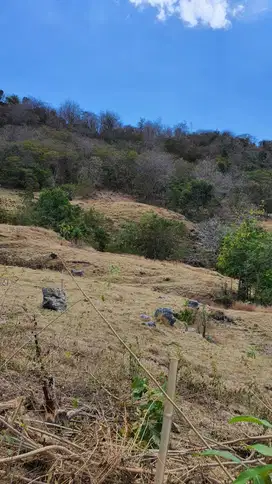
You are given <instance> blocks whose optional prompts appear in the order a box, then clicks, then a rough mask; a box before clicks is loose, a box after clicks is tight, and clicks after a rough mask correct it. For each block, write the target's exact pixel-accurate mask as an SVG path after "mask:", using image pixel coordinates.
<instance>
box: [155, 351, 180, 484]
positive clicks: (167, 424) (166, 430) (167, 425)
mask: <svg viewBox="0 0 272 484" xmlns="http://www.w3.org/2000/svg"><path fill="white" fill-rule="evenodd" d="M177 371H178V360H177V359H176V358H171V360H170V367H169V375H168V383H167V395H168V396H169V397H170V398H171V399H172V400H174V398H175V391H176V380H177ZM172 418H173V405H172V403H171V402H170V401H169V400H165V404H164V413H163V423H162V432H161V443H160V449H159V454H158V461H157V466H156V475H155V484H163V481H164V471H165V464H166V458H167V452H168V446H169V440H170V432H171V427H172Z"/></svg>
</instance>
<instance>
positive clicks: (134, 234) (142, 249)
mask: <svg viewBox="0 0 272 484" xmlns="http://www.w3.org/2000/svg"><path fill="white" fill-rule="evenodd" d="M111 250H112V251H116V252H124V253H130V254H137V255H142V256H144V257H146V258H148V259H160V260H165V259H172V260H179V259H181V258H182V257H183V256H184V254H185V250H186V227H185V225H184V224H183V222H179V221H176V220H168V219H165V218H163V217H159V216H158V215H157V214H154V213H148V214H145V215H143V217H142V218H141V220H140V222H139V223H136V222H129V223H126V224H125V225H124V226H123V227H122V228H121V229H120V231H119V233H118V234H117V236H116V238H115V241H114V244H113V245H112V246H111Z"/></svg>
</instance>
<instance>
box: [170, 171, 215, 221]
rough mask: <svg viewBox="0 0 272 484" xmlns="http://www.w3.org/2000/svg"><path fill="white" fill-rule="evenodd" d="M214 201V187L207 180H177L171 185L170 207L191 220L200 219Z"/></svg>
mask: <svg viewBox="0 0 272 484" xmlns="http://www.w3.org/2000/svg"><path fill="white" fill-rule="evenodd" d="M213 199H214V189H213V185H212V184H211V183H209V182H207V181H206V180H189V181H186V182H184V181H182V180H175V181H174V182H172V183H171V185H170V191H169V205H170V207H171V208H172V209H173V210H177V211H181V212H182V213H184V215H186V216H187V217H189V218H192V219H196V220H198V219H199V212H200V211H201V210H202V209H205V208H207V207H208V206H209V204H210V203H211V202H212V200H213Z"/></svg>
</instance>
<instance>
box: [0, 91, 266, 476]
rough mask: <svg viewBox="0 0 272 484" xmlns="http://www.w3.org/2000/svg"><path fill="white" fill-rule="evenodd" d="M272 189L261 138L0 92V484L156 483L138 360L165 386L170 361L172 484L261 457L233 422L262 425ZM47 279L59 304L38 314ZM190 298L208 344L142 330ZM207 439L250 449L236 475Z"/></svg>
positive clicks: (149, 389) (146, 394) (247, 428)
mask: <svg viewBox="0 0 272 484" xmlns="http://www.w3.org/2000/svg"><path fill="white" fill-rule="evenodd" d="M271 196H272V143H271V142H269V141H265V140H263V141H261V142H260V143H257V142H256V141H255V140H254V139H252V138H251V137H250V136H248V135H241V136H235V135H233V134H232V133H229V132H222V133H220V132H218V131H214V132H209V131H201V132H192V131H190V130H189V129H188V127H187V126H186V125H185V124H184V123H183V124H179V125H177V126H174V127H166V126H162V125H161V124H160V123H154V122H150V121H146V120H140V121H139V123H138V124H137V126H127V125H124V124H123V123H122V122H121V120H120V118H119V116H118V115H116V114H115V113H111V112H108V111H107V112H104V113H100V114H99V115H96V114H95V113H92V112H86V111H83V110H82V109H80V107H79V106H78V105H77V104H76V103H73V102H72V101H69V102H68V101H67V102H66V103H64V104H63V105H62V106H60V107H59V108H53V107H51V106H48V105H46V104H45V103H42V102H41V101H37V100H35V99H32V98H23V99H19V98H18V96H16V95H12V96H8V95H5V94H4V93H3V92H2V91H0V271H1V278H0V292H1V315H0V336H1V337H0V367H1V374H0V387H1V402H0V414H1V415H0V427H1V429H0V433H1V435H0V437H1V446H0V447H1V452H0V454H1V455H0V476H1V482H3V483H4V484H10V483H11V481H12V482H14V484H17V483H18V484H21V483H23V482H27V483H31V482H36V483H38V484H39V483H40V484H45V483H48V484H49V483H50V484H91V483H92V484H140V483H141V484H151V483H153V482H154V469H155V463H156V461H157V450H156V448H155V449H154V448H152V446H151V441H150V439H148V440H144V439H142V440H141V437H140V436H141V435H143V434H142V432H143V429H145V427H146V428H151V430H150V431H151V434H152V432H153V433H154V432H155V430H156V428H157V427H158V426H159V424H160V422H161V417H162V406H161V407H160V404H162V394H161V393H160V392H159V393H154V385H153V383H154V382H153V383H152V381H151V380H150V375H149V381H145V379H144V377H145V376H146V373H144V370H143V369H141V367H140V366H139V362H137V361H136V359H135V356H136V357H137V358H138V359H139V361H140V364H142V365H144V367H145V368H146V370H147V371H149V372H151V374H152V375H153V376H154V377H155V378H156V379H157V380H158V381H159V382H160V384H163V383H164V382H165V379H166V378H167V375H168V366H169V359H170V358H171V357H176V358H178V359H179V371H178V379H177V389H176V403H177V405H178V408H179V409H181V413H180V412H178V411H176V412H175V414H174V426H173V429H172V433H171V444H170V450H169V454H168V461H167V473H168V474H169V476H168V477H169V479H168V482H171V483H173V484H178V483H181V482H182V483H184V484H185V483H186V484H196V483H197V484H211V483H213V484H214V483H216V484H218V483H219V484H223V483H228V484H229V483H230V482H232V481H233V479H232V477H234V476H235V475H237V474H238V471H240V470H241V469H240V468H244V467H245V466H248V465H252V464H254V463H256V462H257V463H258V464H259V463H263V461H264V460H263V458H262V457H258V458H257V457H256V454H253V453H252V452H251V449H250V450H248V448H247V446H246V444H251V443H252V440H251V436H254V437H255V436H258V438H259V439H260V442H263V440H262V439H264V442H268V437H267V435H262V436H260V433H261V432H260V430H259V428H258V427H254V426H252V425H249V424H241V425H230V424H229V423H228V421H229V419H230V418H231V417H232V416H234V415H239V414H244V415H255V416H256V417H259V418H263V419H268V420H270V421H271V407H272V405H271V401H272V386H271V381H272V366H271V358H272V327H271V318H272V312H271V307H270V306H269V304H270V302H271V294H272V293H271V287H272V286H271V274H272V272H271V260H272V259H271V238H270V235H271V234H270V233H269V232H271V231H272V229H271V227H272V225H271V221H270V218H269V213H271V211H272V210H271ZM260 207H261V208H262V212H261V217H259V220H261V223H262V225H263V227H265V229H266V230H267V231H264V230H262V229H261V228H260V227H259V226H258V224H255V221H254V220H255V218H256V214H258V215H260V212H258V210H259V208H260ZM150 214H151V215H150ZM152 214H154V216H153V215H152ZM252 214H253V215H254V214H255V215H254V217H255V218H254V217H253V215H252ZM264 214H265V216H266V218H264ZM252 218H254V220H252ZM243 220H244V222H243ZM235 224H236V225H235ZM235 227H236V228H235ZM49 229H50V230H49ZM51 229H52V230H51ZM227 233H228V234H229V237H228V238H226V237H225V235H226V234H227ZM225 240H227V242H228V241H230V243H229V245H228V244H226V245H224V244H225ZM233 241H234V242H233ZM96 249H97V250H96ZM223 249H224V251H223ZM223 252H224V253H223ZM222 253H223V256H222V257H221V259H220V257H219V256H221V255H222ZM137 254H138V255H137ZM139 254H140V255H143V256H144V257H140V255H139ZM184 262H188V263H190V264H191V265H188V264H185V263H184ZM219 262H221V266H220V264H219ZM243 264H244V265H243ZM215 268H218V270H221V272H222V274H228V275H229V276H231V278H227V277H225V276H223V275H221V274H219V273H218V272H216V271H215V270H211V269H215ZM72 270H81V271H83V273H84V274H83V275H82V277H73V276H72V274H71V272H70V271H72ZM236 277H237V279H236ZM44 287H53V288H60V289H64V291H65V293H66V295H67V301H68V306H67V310H65V311H64V312H63V313H54V312H52V311H49V310H46V309H42V289H43V288H44ZM241 289H243V290H244V291H245V292H244V296H243V297H241V298H240V299H239V297H240V296H239V291H240V290H241ZM188 298H191V299H196V300H198V301H199V302H200V303H202V304H203V305H204V306H205V308H204V310H203V307H202V309H201V311H202V313H201V311H199V313H198V314H202V317H204V316H205V318H206V317H207V318H209V319H208V322H207V328H206V332H207V334H206V337H202V336H201V335H199V334H198V333H197V331H196V325H194V326H193V327H190V325H189V327H187V328H186V325H185V324H184V323H183V322H181V321H176V323H175V325H174V326H173V327H171V326H170V325H166V324H164V323H162V322H157V324H156V326H155V327H154V326H151V327H149V326H148V325H146V324H145V321H146V320H145V317H146V316H145V315H147V316H148V317H150V319H152V320H153V319H154V312H155V311H156V309H157V308H161V307H170V308H172V309H173V310H174V312H175V313H179V312H180V311H181V310H184V313H185V314H187V313H186V310H187V311H188V308H185V303H186V301H187V300H188ZM237 299H238V300H237ZM240 300H242V301H244V302H240ZM215 301H216V303H217V304H216V303H215ZM249 301H250V302H249ZM256 301H257V302H256ZM219 302H221V303H223V302H224V307H228V308H231V309H224V307H223V306H222V307H221V306H220V305H219ZM252 302H255V303H256V304H252ZM260 303H262V304H266V306H261V305H260ZM258 304H259V305H258ZM206 311H207V313H206ZM218 311H219V313H218ZM203 315H204V316H203ZM184 317H185V316H184ZM203 327H204V326H203ZM186 329H188V331H187V330H186ZM203 336H205V335H204V334H203ZM131 352H132V353H134V355H133V354H131ZM135 385H136V387H135ZM137 385H138V387H137ZM137 392H140V393H141V392H142V393H141V400H137V399H135V394H136V395H137ZM154 395H155V396H154ZM150 402H151V403H150ZM144 405H147V410H146V413H141V412H143V410H141V409H142V408H145V407H144ZM150 409H152V411H154V409H155V412H156V411H157V414H156V415H155V417H154V421H153V420H152V417H150V413H149V412H150ZM182 412H183V413H184V414H185V417H186V418H185V419H184V417H183V418H182V417H181V414H182ZM151 415H152V414H151ZM150 426H151V427H150ZM152 426H153V427H152ZM199 432H200V434H201V438H199V434H198V433H199ZM197 434H198V435H197ZM152 435H153V434H152ZM269 438H270V437H269ZM240 439H241V440H240ZM203 441H204V443H205V446H204V447H203ZM229 441H230V442H229ZM157 446H158V442H157V443H156V447H157ZM209 446H211V447H213V448H215V449H217V448H220V449H222V450H228V451H232V452H234V453H235V456H238V457H239V458H240V459H242V463H239V462H237V457H236V462H233V461H229V454H227V458H228V461H227V463H226V468H227V469H229V470H230V473H231V476H230V473H228V470H227V472H226V469H225V471H224V469H223V470H222V465H221V468H220V467H218V464H217V463H216V461H214V460H208V461H204V460H203V458H202V457H199V456H198V455H196V452H198V451H200V450H202V449H203V448H208V447H209ZM248 460H249V461H250V462H249V464H248V462H247V461H248ZM223 471H224V472H225V473H224V472H223ZM11 473H12V474H11ZM226 474H228V477H226ZM10 476H12V477H10Z"/></svg>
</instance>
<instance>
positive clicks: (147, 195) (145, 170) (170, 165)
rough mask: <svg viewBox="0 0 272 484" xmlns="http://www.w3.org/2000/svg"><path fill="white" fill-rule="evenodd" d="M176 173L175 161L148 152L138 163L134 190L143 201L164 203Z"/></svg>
mask: <svg viewBox="0 0 272 484" xmlns="http://www.w3.org/2000/svg"><path fill="white" fill-rule="evenodd" d="M173 173H174V160H173V158H172V157H171V156H170V155H168V154H166V153H161V152H156V151H148V152H145V153H143V154H141V155H140V156H139V157H138V159H137V163H136V177H135V180H134V189H135V192H136V194H137V195H138V196H139V199H140V200H142V201H156V202H164V200H165V193H166V190H167V186H168V184H169V181H170V179H171V176H172V175H173Z"/></svg>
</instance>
